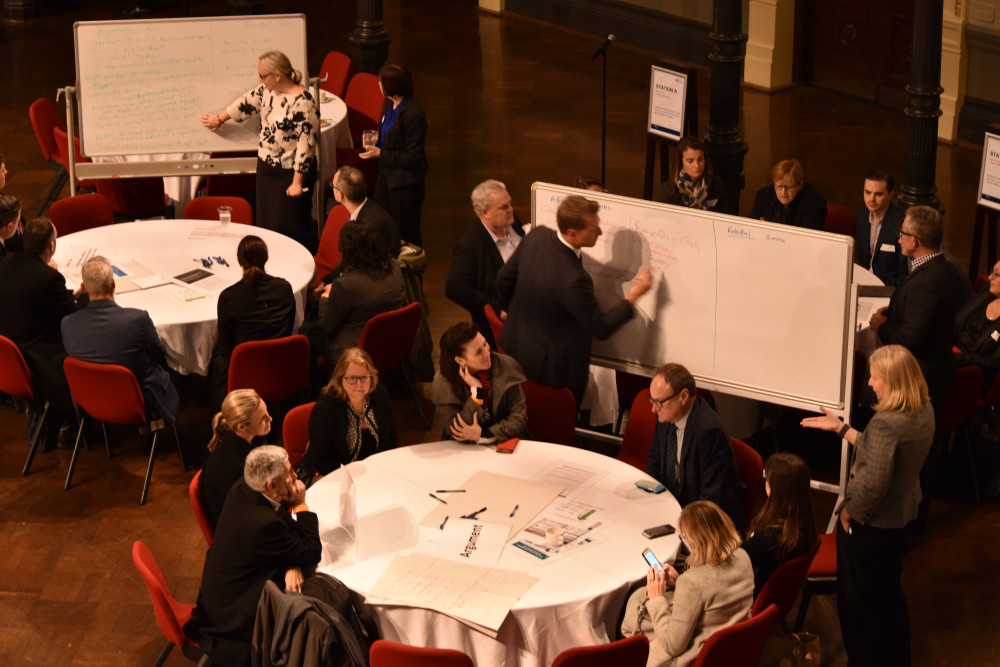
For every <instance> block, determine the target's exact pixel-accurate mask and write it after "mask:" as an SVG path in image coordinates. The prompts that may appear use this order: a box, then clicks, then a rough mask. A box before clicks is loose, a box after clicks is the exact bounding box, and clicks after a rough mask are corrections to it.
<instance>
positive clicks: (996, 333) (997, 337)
mask: <svg viewBox="0 0 1000 667" xmlns="http://www.w3.org/2000/svg"><path fill="white" fill-rule="evenodd" d="M990 338H992V339H993V340H994V341H997V340H1000V331H994V332H993V333H991V334H990Z"/></svg>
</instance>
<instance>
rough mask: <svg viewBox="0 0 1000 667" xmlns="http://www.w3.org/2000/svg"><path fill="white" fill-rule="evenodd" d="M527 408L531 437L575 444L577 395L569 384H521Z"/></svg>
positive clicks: (527, 382)
mask: <svg viewBox="0 0 1000 667" xmlns="http://www.w3.org/2000/svg"><path fill="white" fill-rule="evenodd" d="M521 390H522V391H524V401H525V403H527V407H528V432H529V433H531V438H532V440H540V441H541V442H554V443H556V444H557V445H569V446H573V442H574V440H575V439H576V398H574V396H573V392H572V391H570V390H569V388H568V387H550V386H548V385H545V384H541V383H538V382H535V381H533V380H525V381H524V382H522V383H521Z"/></svg>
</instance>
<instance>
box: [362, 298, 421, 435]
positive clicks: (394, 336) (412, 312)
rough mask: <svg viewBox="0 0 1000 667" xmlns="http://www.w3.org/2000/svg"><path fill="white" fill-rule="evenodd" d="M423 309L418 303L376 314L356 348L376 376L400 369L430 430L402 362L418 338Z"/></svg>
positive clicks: (367, 325) (369, 321)
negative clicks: (375, 371) (368, 357)
mask: <svg viewBox="0 0 1000 667" xmlns="http://www.w3.org/2000/svg"><path fill="white" fill-rule="evenodd" d="M423 310H424V309H423V307H422V306H421V305H420V302H419V301H414V302H413V303H411V304H409V305H406V306H403V307H402V308H399V309H398V310H390V311H389V312H387V313H379V314H378V315H376V316H375V317H373V318H371V319H370V320H368V323H367V324H366V325H365V328H364V329H362V330H361V336H360V337H359V338H358V347H360V348H361V349H363V350H364V351H365V352H367V353H368V354H369V356H371V358H372V363H373V364H375V370H377V371H378V372H379V373H388V372H389V371H391V370H394V369H397V368H398V369H399V371H400V372H401V373H402V375H403V380H405V381H406V386H407V388H409V390H410V396H411V397H412V398H413V403H414V404H415V405H416V406H417V414H419V415H420V421H421V422H423V424H424V428H425V429H429V428H430V427H431V423H430V421H428V420H427V415H426V414H424V409H423V407H421V405H420V399H419V398H418V397H417V390H416V389H414V388H413V383H412V382H411V381H410V376H409V374H408V373H407V372H406V366H405V364H403V361H404V360H406V359H407V358H408V357H409V356H410V350H411V349H413V341H414V340H415V339H416V337H417V328H418V327H419V326H420V316H421V314H422V313H423Z"/></svg>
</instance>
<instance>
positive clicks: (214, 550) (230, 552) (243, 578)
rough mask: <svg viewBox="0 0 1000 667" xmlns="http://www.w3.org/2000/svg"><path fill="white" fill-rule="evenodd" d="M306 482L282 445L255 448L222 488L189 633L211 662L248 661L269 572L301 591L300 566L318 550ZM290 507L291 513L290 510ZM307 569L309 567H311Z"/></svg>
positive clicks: (277, 580) (278, 581) (305, 565)
mask: <svg viewBox="0 0 1000 667" xmlns="http://www.w3.org/2000/svg"><path fill="white" fill-rule="evenodd" d="M305 499H306V487H305V485H304V484H303V483H302V482H301V481H299V479H298V478H297V477H296V476H295V471H294V470H292V466H291V464H289V462H288V454H287V453H286V452H285V450H284V449H282V448H281V447H275V446H273V445H263V446H261V447H257V448H256V449H253V450H252V451H251V452H250V453H249V454H248V455H247V459H246V463H245V464H244V467H243V479H241V480H239V481H238V482H236V484H234V485H233V487H232V488H231V489H230V490H229V493H228V494H227V495H226V502H225V504H224V505H223V506H222V514H221V515H220V516H219V523H218V525H217V526H216V527H215V539H214V540H213V542H212V546H210V547H209V548H208V555H207V556H206V558H205V568H204V570H203V572H202V577H201V592H200V593H199V595H198V606H197V608H196V609H195V618H194V619H193V620H192V621H191V622H190V623H189V625H190V624H196V628H191V629H190V630H191V631H194V632H192V635H195V636H196V635H197V634H198V633H200V635H201V636H202V637H203V641H202V642H201V647H202V649H204V650H205V652H207V653H208V654H209V656H210V657H211V658H212V661H213V663H214V664H216V665H233V666H237V665H238V666H244V665H249V664H250V652H251V646H250V641H251V637H252V635H253V626H254V618H255V617H256V613H257V601H258V600H259V598H260V593H261V591H262V590H263V589H264V584H265V583H267V581H268V580H271V581H274V582H275V583H276V584H278V586H279V587H281V588H284V589H285V590H291V591H296V592H301V591H302V583H303V581H304V580H305V572H304V571H307V570H312V569H313V568H315V566H316V564H317V563H319V560H320V556H321V555H322V549H323V545H322V543H321V542H320V538H319V523H318V520H317V517H316V514H314V513H313V512H310V511H309V507H308V506H307V505H306V504H305ZM289 507H290V508H291V511H292V513H293V514H295V517H294V518H293V517H292V514H289V512H288V508H289ZM310 574H311V572H310Z"/></svg>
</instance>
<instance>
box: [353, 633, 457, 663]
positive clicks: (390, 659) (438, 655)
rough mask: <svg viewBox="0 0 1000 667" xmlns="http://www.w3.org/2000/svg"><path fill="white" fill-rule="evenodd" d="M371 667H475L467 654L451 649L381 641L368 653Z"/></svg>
mask: <svg viewBox="0 0 1000 667" xmlns="http://www.w3.org/2000/svg"><path fill="white" fill-rule="evenodd" d="M368 659H369V660H371V667H475V663H473V662H472V658H470V657H469V656H468V655H466V654H465V653H462V652H461V651H456V650H454V649H450V648H423V647H420V646H407V645H406V644H397V643H396V642H391V641H388V640H386V639H379V640H377V641H376V642H375V643H374V644H372V647H371V649H369V651H368Z"/></svg>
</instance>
